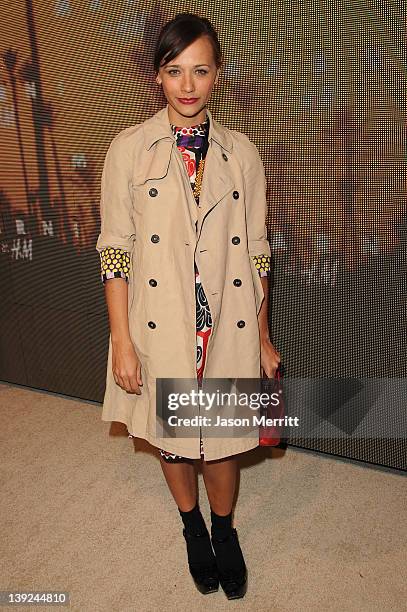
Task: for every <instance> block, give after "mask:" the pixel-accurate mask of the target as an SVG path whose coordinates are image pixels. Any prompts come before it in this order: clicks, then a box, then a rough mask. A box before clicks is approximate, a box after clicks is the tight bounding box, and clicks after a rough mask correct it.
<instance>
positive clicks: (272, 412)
mask: <svg viewBox="0 0 407 612" xmlns="http://www.w3.org/2000/svg"><path fill="white" fill-rule="evenodd" d="M281 379H282V374H281V370H280V366H279V367H278V368H277V370H276V377H275V378H265V379H264V378H263V380H262V388H263V392H265V393H266V392H267V393H269V394H270V393H278V395H279V398H280V401H279V403H278V404H277V405H276V406H274V405H272V404H268V405H267V406H266V407H265V408H264V412H263V415H264V416H265V417H266V419H284V416H285V406H284V397H283V386H282V384H281ZM263 415H262V416H263ZM282 430H283V426H282V425H278V424H277V425H264V426H263V425H260V426H259V446H277V445H278V444H280V441H281V432H282Z"/></svg>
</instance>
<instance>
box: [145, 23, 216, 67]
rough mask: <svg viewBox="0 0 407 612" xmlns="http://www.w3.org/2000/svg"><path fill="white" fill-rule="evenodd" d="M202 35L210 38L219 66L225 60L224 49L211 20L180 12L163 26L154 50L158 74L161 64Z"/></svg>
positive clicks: (168, 60) (166, 62)
mask: <svg viewBox="0 0 407 612" xmlns="http://www.w3.org/2000/svg"><path fill="white" fill-rule="evenodd" d="M201 36H207V37H208V38H209V40H210V42H211V44H212V47H213V54H214V57H215V63H216V66H217V68H219V67H220V66H221V65H222V61H223V56H222V50H221V47H220V44H219V40H218V35H217V33H216V30H215V28H214V27H213V25H212V24H211V22H210V21H209V20H208V19H206V18H205V17H199V15H195V14H194V13H178V15H176V16H175V17H174V19H172V20H171V21H168V22H167V23H166V24H165V25H164V26H163V28H162V29H161V31H160V34H159V36H158V40H157V42H156V46H155V51H154V70H155V72H156V74H157V73H158V71H159V69H160V67H161V65H163V66H165V64H168V63H169V62H170V61H171V60H173V59H174V57H177V55H179V54H180V53H182V51H184V49H186V48H187V47H189V45H190V44H191V43H193V42H195V40H197V39H198V38H200V37H201ZM161 62H162V64H161Z"/></svg>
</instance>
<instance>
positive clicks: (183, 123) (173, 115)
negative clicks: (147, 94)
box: [168, 106, 208, 127]
mask: <svg viewBox="0 0 407 612" xmlns="http://www.w3.org/2000/svg"><path fill="white" fill-rule="evenodd" d="M207 118H208V114H207V112H206V107H204V108H203V109H202V110H201V111H200V112H199V113H197V114H196V115H194V116H193V117H185V116H184V115H181V114H180V113H177V112H175V111H174V109H173V108H172V107H171V106H168V119H169V122H170V123H171V124H172V125H176V126H177V127H191V126H193V125H198V124H200V123H204V121H206V119H207Z"/></svg>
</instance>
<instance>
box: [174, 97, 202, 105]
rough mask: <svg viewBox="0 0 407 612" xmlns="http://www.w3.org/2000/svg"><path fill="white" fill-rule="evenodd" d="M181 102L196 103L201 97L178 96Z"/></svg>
mask: <svg viewBox="0 0 407 612" xmlns="http://www.w3.org/2000/svg"><path fill="white" fill-rule="evenodd" d="M178 100H179V101H180V102H181V104H195V102H198V100H199V98H178Z"/></svg>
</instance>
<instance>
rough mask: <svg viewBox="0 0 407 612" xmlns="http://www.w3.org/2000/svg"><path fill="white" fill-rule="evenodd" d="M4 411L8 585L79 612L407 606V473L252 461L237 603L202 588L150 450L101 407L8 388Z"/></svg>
mask: <svg viewBox="0 0 407 612" xmlns="http://www.w3.org/2000/svg"><path fill="white" fill-rule="evenodd" d="M0 408H1V413H2V418H1V447H2V451H1V487H2V495H1V508H0V511H1V517H2V554H1V584H0V590H9V589H14V590H17V589H35V590H41V589H53V590H66V591H69V592H70V598H71V609H72V610H75V611H80V612H99V611H100V612H127V611H134V610H137V611H141V612H147V611H154V612H155V611H159V610H165V611H166V612H183V611H185V612H186V611H188V612H189V611H191V610H192V611H195V610H206V609H210V610H214V611H216V610H231V609H239V610H248V611H250V612H251V611H252V610H256V612H260V611H270V612H274V611H276V612H285V611H288V610H289V611H293V612H297V611H298V612H306V611H308V610H310V611H311V610H312V611H317V612H319V611H321V612H329V611H335V612H336V611H338V612H348V611H355V612H370V611H372V612H373V611H380V612H384V611H388V610H389V611H390V610H391V611H393V610H394V611H400V612H401V611H405V610H406V601H407V588H406V584H407V575H406V560H407V559H406V511H405V507H406V504H405V502H406V496H405V484H406V481H405V478H404V476H403V474H400V473H397V472H391V471H387V470H384V469H380V468H374V467H369V466H365V465H362V464H356V463H352V462H347V461H343V460H339V459H334V458H331V457H327V456H323V455H318V454H314V453H309V452H305V451H300V450H294V449H289V450H288V451H287V452H285V453H282V452H281V451H280V452H278V451H273V453H272V454H270V452H269V450H267V449H266V450H264V449H256V450H255V451H253V452H251V453H249V454H246V455H245V456H243V461H242V470H241V478H240V493H239V501H238V504H237V507H236V511H235V526H236V527H237V529H238V531H239V536H240V541H241V545H242V548H243V551H244V553H245V557H246V562H247V565H248V569H249V588H248V593H247V595H246V597H245V598H244V599H242V600H236V601H231V602H229V601H228V600H227V599H226V597H225V595H224V594H223V592H222V591H221V590H220V591H219V592H218V593H216V594H211V595H208V596H204V595H201V594H200V593H198V592H197V591H196V590H195V587H194V585H193V583H192V579H191V578H190V576H189V574H188V572H187V569H186V551H185V548H184V546H185V545H184V540H183V538H182V532H181V521H180V517H179V515H178V511H177V510H176V507H175V504H174V502H173V500H172V497H171V496H170V493H169V491H168V489H167V486H166V484H165V481H164V478H163V475H162V472H161V468H160V464H159V461H158V459H157V457H156V456H155V455H154V454H153V453H151V452H150V450H149V449H150V447H149V446H148V445H147V444H143V443H142V442H138V443H137V444H136V445H134V443H133V442H132V441H131V440H129V439H128V438H127V437H126V436H125V435H123V432H122V430H121V428H120V427H116V428H115V429H114V433H115V434H116V435H109V425H108V424H106V423H103V422H102V421H101V420H100V406H99V405H97V404H92V403H90V402H81V401H77V400H72V399H70V398H67V397H64V396H62V397H61V396H57V395H54V394H51V393H45V392H39V391H32V390H30V389H26V388H23V387H18V386H12V385H8V384H0ZM199 482H200V491H201V499H200V503H201V507H202V509H203V512H204V515H205V517H206V518H207V519H208V521H209V508H208V503H207V498H206V496H205V490H204V486H203V480H202V476H201V475H199ZM4 609H6V608H4ZM7 609H11V608H7ZM13 609H14V610H17V609H21V610H27V609H31V610H33V609H36V610H45V609H46V610H49V609H50V608H44V607H43V606H41V607H35V608H27V607H24V608H22V607H18V608H17V607H14V608H13ZM60 609H67V608H60Z"/></svg>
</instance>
